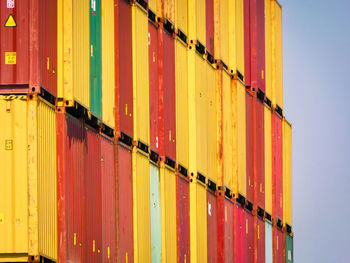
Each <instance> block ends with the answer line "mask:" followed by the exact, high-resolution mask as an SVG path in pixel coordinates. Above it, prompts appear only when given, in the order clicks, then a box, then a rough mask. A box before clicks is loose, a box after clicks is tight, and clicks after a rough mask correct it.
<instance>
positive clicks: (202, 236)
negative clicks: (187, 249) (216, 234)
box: [195, 183, 208, 263]
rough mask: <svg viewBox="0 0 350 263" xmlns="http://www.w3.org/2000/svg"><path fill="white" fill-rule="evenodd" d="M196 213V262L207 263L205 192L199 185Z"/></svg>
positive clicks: (197, 186) (197, 185)
mask: <svg viewBox="0 0 350 263" xmlns="http://www.w3.org/2000/svg"><path fill="white" fill-rule="evenodd" d="M196 188H197V189H196V191H197V198H196V205H197V206H196V213H197V225H196V227H197V251H196V252H195V253H197V262H203V263H206V262H207V253H208V252H207V191H206V189H205V187H204V186H203V185H201V184H200V183H197V184H196Z"/></svg>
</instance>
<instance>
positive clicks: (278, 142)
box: [274, 114, 283, 220]
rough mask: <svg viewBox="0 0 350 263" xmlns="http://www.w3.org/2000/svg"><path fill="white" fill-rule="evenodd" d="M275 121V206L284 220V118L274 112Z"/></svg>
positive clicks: (277, 212)
mask: <svg viewBox="0 0 350 263" xmlns="http://www.w3.org/2000/svg"><path fill="white" fill-rule="evenodd" d="M274 121H275V142H274V147H275V151H274V152H275V156H274V159H275V176H276V179H275V182H276V186H275V191H276V193H275V195H276V200H275V207H276V217H279V218H280V219H281V220H283V141H282V120H281V118H280V117H279V116H277V114H274Z"/></svg>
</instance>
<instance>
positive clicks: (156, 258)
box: [149, 164, 162, 263]
mask: <svg viewBox="0 0 350 263" xmlns="http://www.w3.org/2000/svg"><path fill="white" fill-rule="evenodd" d="M149 174H150V176H149V178H150V179H149V185H150V209H151V211H150V212H151V213H150V214H151V259H152V263H158V262H161V258H162V236H161V231H162V229H161V215H160V184H159V168H158V167H157V166H155V165H153V164H150V170H149Z"/></svg>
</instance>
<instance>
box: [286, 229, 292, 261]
mask: <svg viewBox="0 0 350 263" xmlns="http://www.w3.org/2000/svg"><path fill="white" fill-rule="evenodd" d="M286 252H287V253H286V262H287V263H293V237H291V236H290V235H288V234H286Z"/></svg>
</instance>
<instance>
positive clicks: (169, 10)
mask: <svg viewBox="0 0 350 263" xmlns="http://www.w3.org/2000/svg"><path fill="white" fill-rule="evenodd" d="M175 1H176V0H166V1H163V5H164V17H165V18H167V19H169V20H170V21H172V22H173V23H174V22H175Z"/></svg>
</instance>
